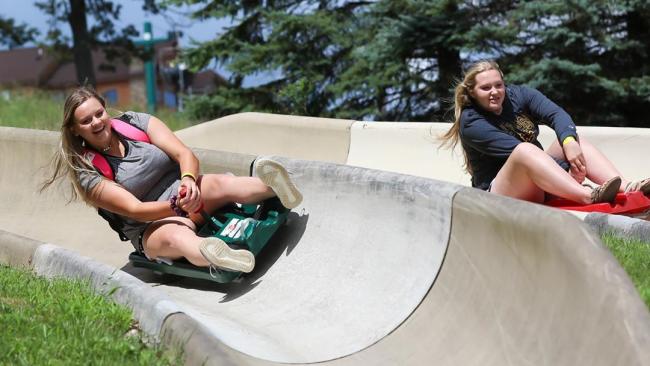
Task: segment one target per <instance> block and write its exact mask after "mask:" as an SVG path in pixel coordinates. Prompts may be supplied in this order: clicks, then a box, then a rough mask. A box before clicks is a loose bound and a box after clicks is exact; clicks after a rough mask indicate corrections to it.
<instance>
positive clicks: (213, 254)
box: [199, 237, 255, 273]
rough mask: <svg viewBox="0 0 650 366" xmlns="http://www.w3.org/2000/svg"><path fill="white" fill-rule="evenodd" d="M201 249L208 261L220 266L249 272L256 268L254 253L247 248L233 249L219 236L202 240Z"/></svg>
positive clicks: (230, 269)
mask: <svg viewBox="0 0 650 366" xmlns="http://www.w3.org/2000/svg"><path fill="white" fill-rule="evenodd" d="M199 250H200V251H201V254H203V256H204V257H205V259H207V260H208V262H210V263H211V264H212V265H214V266H215V267H218V268H223V269H225V270H229V271H235V272H244V273H249V272H251V271H252V270H253V268H255V256H254V255H253V253H251V252H249V251H248V250H245V249H232V248H230V247H229V246H228V245H227V244H226V243H224V241H223V240H221V239H219V238H215V237H210V238H205V239H203V240H201V244H199Z"/></svg>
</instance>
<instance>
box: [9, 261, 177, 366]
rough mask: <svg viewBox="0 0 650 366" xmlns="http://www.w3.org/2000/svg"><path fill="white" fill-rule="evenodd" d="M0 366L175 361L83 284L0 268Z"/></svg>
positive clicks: (126, 314) (123, 312)
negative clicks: (149, 344) (144, 339)
mask: <svg viewBox="0 0 650 366" xmlns="http://www.w3.org/2000/svg"><path fill="white" fill-rule="evenodd" d="M0 326H1V328H2V330H1V331H0V365H173V364H177V363H179V361H180V358H179V356H178V355H173V354H169V353H163V352H162V351H160V350H158V349H154V348H147V346H146V345H145V344H144V343H143V342H142V339H141V338H140V337H139V336H126V333H127V332H128V331H129V330H131V329H133V328H134V323H133V321H132V314H131V312H130V311H129V310H128V309H126V308H124V307H122V306H120V305H117V304H115V303H113V302H110V301H109V300H107V299H105V298H104V297H102V296H99V295H96V294H93V292H92V290H91V289H90V286H89V285H88V283H86V282H81V281H71V280H63V279H55V280H52V281H50V280H47V279H45V278H42V277H38V276H35V275H33V274H32V273H31V272H28V271H26V270H19V269H13V268H9V267H6V266H0Z"/></svg>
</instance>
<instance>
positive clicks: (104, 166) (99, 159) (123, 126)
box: [83, 119, 151, 180]
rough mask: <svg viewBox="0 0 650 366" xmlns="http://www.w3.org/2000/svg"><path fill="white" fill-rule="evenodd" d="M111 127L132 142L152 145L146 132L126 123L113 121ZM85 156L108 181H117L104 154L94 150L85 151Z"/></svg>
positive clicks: (117, 120)
mask: <svg viewBox="0 0 650 366" xmlns="http://www.w3.org/2000/svg"><path fill="white" fill-rule="evenodd" d="M111 127H112V128H113V129H114V130H115V131H117V132H119V133H120V134H121V135H122V136H124V137H127V138H129V139H131V140H135V141H142V142H146V143H151V141H150V140H149V136H148V135H147V133H146V132H144V131H142V130H141V129H139V128H137V127H134V126H132V125H130V124H128V123H126V122H124V121H121V120H119V119H112V120H111ZM83 154H84V156H85V157H87V158H88V159H89V160H90V161H91V163H92V164H93V166H94V167H95V168H97V170H99V172H100V173H101V175H103V176H104V177H106V179H110V180H115V174H114V173H113V169H111V166H110V165H109V164H108V160H106V158H105V157H104V156H103V155H102V154H100V153H98V152H97V151H95V150H92V149H84V151H83Z"/></svg>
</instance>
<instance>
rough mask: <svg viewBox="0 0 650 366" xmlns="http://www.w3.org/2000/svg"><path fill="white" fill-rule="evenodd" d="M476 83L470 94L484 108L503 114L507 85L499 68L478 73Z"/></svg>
mask: <svg viewBox="0 0 650 366" xmlns="http://www.w3.org/2000/svg"><path fill="white" fill-rule="evenodd" d="M474 80H475V81H476V85H474V88H472V90H470V92H469V94H470V96H471V97H472V98H473V99H474V101H475V102H476V103H477V104H478V105H479V106H480V107H481V108H483V109H485V110H486V111H488V112H492V113H494V114H497V115H499V114H501V111H502V110H503V98H504V97H505V94H506V87H505V84H504V82H503V78H502V77H501V73H500V72H499V71H498V70H494V69H493V70H486V71H483V72H480V73H478V74H476V77H475V78H474Z"/></svg>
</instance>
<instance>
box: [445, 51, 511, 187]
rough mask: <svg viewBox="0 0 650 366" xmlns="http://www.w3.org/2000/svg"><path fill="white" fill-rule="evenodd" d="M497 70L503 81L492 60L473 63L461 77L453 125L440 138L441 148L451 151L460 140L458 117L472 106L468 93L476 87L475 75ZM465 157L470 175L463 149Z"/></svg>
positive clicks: (466, 164) (455, 98)
mask: <svg viewBox="0 0 650 366" xmlns="http://www.w3.org/2000/svg"><path fill="white" fill-rule="evenodd" d="M488 70H497V71H498V72H499V74H501V78H502V79H503V72H502V71H501V69H500V68H499V65H498V64H497V63H496V62H495V61H493V60H482V61H477V62H475V63H473V64H472V65H471V66H470V67H469V68H468V69H467V71H465V74H464V76H463V81H461V82H459V83H458V84H457V85H456V88H455V89H454V123H453V124H452V126H451V128H450V129H449V131H447V132H446V133H445V134H444V135H442V136H441V137H440V139H441V140H442V144H441V146H443V147H448V148H451V149H453V148H454V147H456V145H457V144H458V141H459V140H460V116H461V114H462V113H463V109H465V107H468V106H470V105H472V97H471V95H470V91H471V90H473V89H474V87H475V86H476V75H478V74H480V73H482V72H483V71H488ZM463 154H464V156H465V169H466V170H467V172H468V173H470V174H471V173H472V167H471V166H470V164H469V160H468V159H467V153H466V152H465V150H464V149H463Z"/></svg>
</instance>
